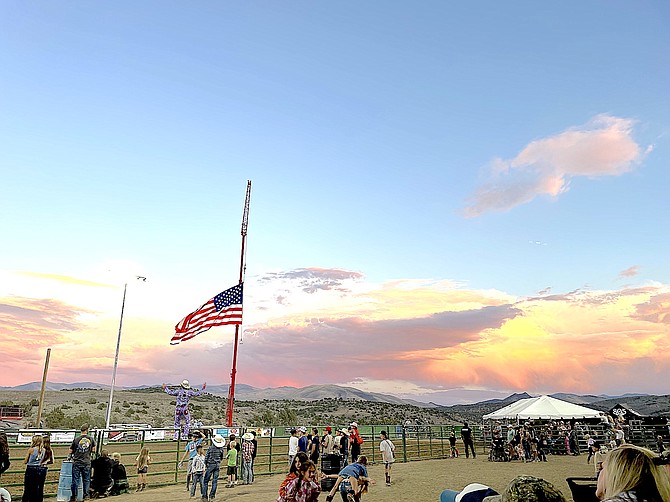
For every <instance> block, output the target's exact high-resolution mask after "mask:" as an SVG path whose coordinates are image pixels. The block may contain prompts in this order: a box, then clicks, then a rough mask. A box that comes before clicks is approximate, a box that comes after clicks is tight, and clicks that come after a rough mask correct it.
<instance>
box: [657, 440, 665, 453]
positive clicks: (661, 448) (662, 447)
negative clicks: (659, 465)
mask: <svg viewBox="0 0 670 502" xmlns="http://www.w3.org/2000/svg"><path fill="white" fill-rule="evenodd" d="M656 449H658V453H659V454H661V453H663V452H664V451H665V444H663V436H656Z"/></svg>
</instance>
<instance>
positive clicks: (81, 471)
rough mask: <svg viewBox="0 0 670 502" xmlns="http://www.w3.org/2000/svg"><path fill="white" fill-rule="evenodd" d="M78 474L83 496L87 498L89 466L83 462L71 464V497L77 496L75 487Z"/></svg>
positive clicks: (89, 484) (89, 482) (89, 476)
mask: <svg viewBox="0 0 670 502" xmlns="http://www.w3.org/2000/svg"><path fill="white" fill-rule="evenodd" d="M79 476H81V481H82V484H83V485H84V498H88V491H89V489H90V488H91V466H90V465H85V464H77V463H73V464H72V485H71V489H72V498H73V499H76V498H77V489H78V488H79Z"/></svg>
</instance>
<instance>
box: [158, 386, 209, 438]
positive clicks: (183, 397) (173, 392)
mask: <svg viewBox="0 0 670 502" xmlns="http://www.w3.org/2000/svg"><path fill="white" fill-rule="evenodd" d="M162 387H163V391H165V393H166V394H168V395H170V396H175V397H176V398H177V399H176V400H175V407H174V432H175V439H179V438H182V439H183V438H187V437H188V435H189V434H188V432H189V429H190V428H191V414H190V413H189V411H188V402H189V401H190V399H191V398H192V397H195V396H199V395H200V394H202V393H203V392H205V388H206V387H207V382H205V383H204V384H202V388H201V389H199V390H198V389H192V388H191V384H190V383H189V382H188V380H182V382H181V384H180V385H179V387H180V388H177V389H170V388H169V387H168V386H167V384H163V385H162ZM182 419H183V420H184V431H183V432H181V420H182Z"/></svg>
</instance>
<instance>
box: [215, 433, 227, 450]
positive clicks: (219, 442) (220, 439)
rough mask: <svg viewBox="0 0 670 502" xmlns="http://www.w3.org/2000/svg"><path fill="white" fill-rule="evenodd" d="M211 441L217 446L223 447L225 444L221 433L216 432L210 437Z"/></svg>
mask: <svg viewBox="0 0 670 502" xmlns="http://www.w3.org/2000/svg"><path fill="white" fill-rule="evenodd" d="M212 443H214V446H218V447H219V448H223V447H224V446H226V440H225V439H223V436H222V435H221V434H217V435H216V436H214V437H213V438H212Z"/></svg>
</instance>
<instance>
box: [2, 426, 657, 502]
mask: <svg viewBox="0 0 670 502" xmlns="http://www.w3.org/2000/svg"><path fill="white" fill-rule="evenodd" d="M514 426H515V425H512V424H510V425H504V426H502V434H503V438H506V433H507V430H508V428H510V427H514ZM339 427H340V428H341V427H343V426H339ZM292 428H293V427H285V426H274V427H265V428H262V430H263V431H264V434H263V435H261V434H257V437H256V440H257V442H258V450H257V452H256V459H255V461H254V474H255V475H256V476H263V475H270V474H285V473H286V472H287V470H288V438H289V437H290V430H291V429H292ZM318 429H319V431H321V433H322V434H323V430H324V429H325V426H324V427H318ZM460 429H461V427H460V426H453V425H396V424H391V425H374V426H364V425H362V426H360V427H359V432H360V433H361V436H362V437H363V439H364V443H363V444H362V445H361V454H362V455H366V456H367V458H368V461H369V462H370V463H372V464H375V463H378V462H380V461H381V453H380V451H379V443H380V439H379V433H380V432H381V431H382V430H385V431H387V433H388V435H389V439H391V441H393V443H394V445H395V458H396V462H414V461H420V460H429V459H444V458H448V457H449V456H450V454H451V449H450V444H449V436H450V435H451V433H452V432H453V433H454V434H455V435H456V437H457V438H458V440H457V447H458V448H459V450H461V453H462V451H463V450H462V448H463V441H462V440H461V438H460ZM471 429H472V431H473V439H474V442H475V450H476V452H477V453H478V454H484V455H488V453H489V450H490V446H491V441H492V439H493V433H494V427H493V426H492V425H490V424H485V425H473V426H471ZM201 430H203V431H206V432H209V433H212V432H213V431H216V432H219V433H223V434H222V435H224V436H226V435H227V433H226V431H228V430H230V431H234V432H235V434H236V435H237V437H238V438H239V437H240V436H241V435H242V434H243V433H244V432H246V431H247V430H249V431H251V430H253V431H261V428H255V427H251V428H244V427H235V428H230V429H228V428H226V427H223V426H220V427H209V426H208V427H204V428H202V429H201ZM335 430H337V428H336V427H335V426H333V431H335ZM4 432H5V433H6V434H7V436H8V439H9V442H10V460H11V466H10V468H9V470H7V471H6V472H5V473H3V474H2V477H1V479H0V486H2V487H3V488H6V489H7V490H9V492H10V493H11V494H12V497H13V498H16V499H17V500H18V498H19V497H21V496H22V494H23V477H24V473H25V465H24V458H25V457H26V454H27V452H28V448H29V447H30V438H31V436H32V435H34V434H41V435H46V434H49V435H50V436H51V438H52V449H53V451H54V459H55V460H54V464H52V465H50V466H49V471H48V474H47V479H46V482H45V487H44V495H45V496H46V497H54V496H55V495H56V493H57V490H58V482H59V474H60V469H61V466H62V463H63V461H64V460H66V459H67V457H68V454H69V446H70V443H71V442H72V439H73V438H74V436H75V435H76V434H78V431H72V430H54V429H48V430H46V429H45V430H39V429H29V430H26V429H21V430H11V429H5V430H4ZM216 432H214V433H216ZM586 434H589V435H590V436H591V437H594V438H595V439H596V440H598V441H601V442H603V443H607V442H609V441H610V440H611V438H613V436H612V433H611V430H610V429H608V428H607V427H605V426H603V425H581V424H580V425H579V426H578V428H577V437H578V444H579V446H580V449H581V452H582V453H584V452H585V451H586V438H585V435H586ZM91 435H93V437H94V438H95V441H96V448H95V452H94V456H98V455H100V453H101V451H102V450H103V449H104V450H106V451H107V452H108V454H109V455H111V454H112V453H114V452H118V453H119V454H120V455H121V463H122V464H124V465H125V466H126V472H127V474H128V481H129V484H130V486H131V490H132V489H134V487H135V486H136V481H135V480H136V479H137V474H136V473H137V470H136V469H135V468H134V465H135V459H136V458H137V456H138V455H139V453H140V450H141V449H142V448H143V447H144V446H147V447H148V448H149V452H150V453H149V454H150V456H151V459H152V462H151V465H150V466H149V473H148V486H149V487H151V486H165V485H174V484H178V483H184V484H185V483H186V462H184V464H183V467H182V468H181V469H180V468H179V467H178V464H179V461H180V460H181V458H182V457H183V456H184V452H185V447H186V443H187V441H186V440H183V439H174V438H173V436H174V429H173V428H159V429H155V428H151V429H96V430H94V431H92V432H91ZM658 435H662V436H663V437H664V439H665V441H666V442H667V441H668V438H669V437H670V434H669V432H668V426H667V425H664V426H658V425H656V426H646V425H642V424H632V425H631V426H630V427H629V430H628V437H627V438H626V441H627V442H630V443H633V444H637V445H639V446H645V447H647V448H649V449H652V450H655V440H656V437H657V436H658ZM209 444H211V441H210V439H209V438H207V439H205V441H204V445H205V448H207V447H208V446H209ZM550 445H551V448H550V451H549V452H548V453H551V454H554V455H561V454H566V453H567V452H566V450H565V445H564V443H563V442H562V440H561V438H560V436H557V437H554V436H552V437H551V441H550ZM238 458H239V459H240V460H241V455H240V456H238ZM238 479H241V476H238Z"/></svg>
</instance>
